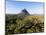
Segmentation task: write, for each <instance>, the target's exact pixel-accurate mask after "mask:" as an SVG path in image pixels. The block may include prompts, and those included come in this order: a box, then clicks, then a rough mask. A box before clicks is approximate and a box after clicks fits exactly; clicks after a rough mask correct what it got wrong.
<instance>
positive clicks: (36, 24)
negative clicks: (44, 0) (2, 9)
mask: <svg viewBox="0 0 46 35" xmlns="http://www.w3.org/2000/svg"><path fill="white" fill-rule="evenodd" d="M5 28H6V34H21V33H36V32H44V17H43V16H41V15H38V16H37V15H27V16H25V15H6V19H5Z"/></svg>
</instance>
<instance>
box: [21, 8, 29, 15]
mask: <svg viewBox="0 0 46 35" xmlns="http://www.w3.org/2000/svg"><path fill="white" fill-rule="evenodd" d="M21 14H24V15H29V13H28V11H27V10H26V9H23V10H22V11H21Z"/></svg>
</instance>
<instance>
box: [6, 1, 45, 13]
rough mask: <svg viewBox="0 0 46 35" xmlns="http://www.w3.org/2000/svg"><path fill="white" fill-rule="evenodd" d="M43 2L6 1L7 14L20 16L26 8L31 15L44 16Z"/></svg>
mask: <svg viewBox="0 0 46 35" xmlns="http://www.w3.org/2000/svg"><path fill="white" fill-rule="evenodd" d="M43 5H44V3H43V2H27V1H14V0H6V14H19V13H21V11H22V10H23V9H24V8H25V9H26V10H27V11H28V12H29V14H43Z"/></svg>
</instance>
